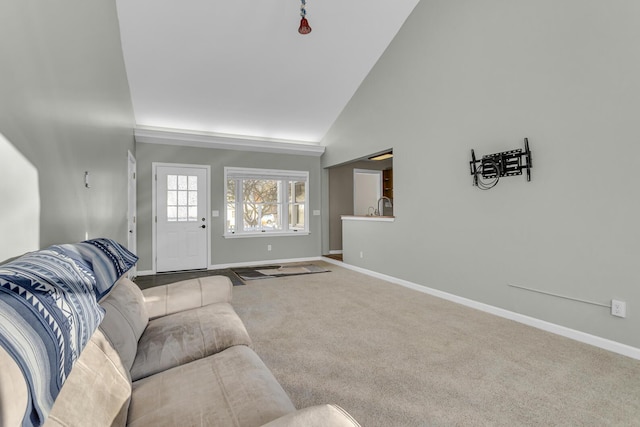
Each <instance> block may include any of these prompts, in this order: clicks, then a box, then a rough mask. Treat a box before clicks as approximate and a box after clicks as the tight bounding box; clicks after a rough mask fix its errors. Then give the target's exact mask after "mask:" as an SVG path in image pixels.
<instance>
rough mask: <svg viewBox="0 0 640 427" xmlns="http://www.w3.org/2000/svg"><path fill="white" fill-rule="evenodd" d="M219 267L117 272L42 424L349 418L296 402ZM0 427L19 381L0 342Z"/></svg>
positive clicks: (16, 410)
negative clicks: (145, 279)
mask: <svg viewBox="0 0 640 427" xmlns="http://www.w3.org/2000/svg"><path fill="white" fill-rule="evenodd" d="M232 289H233V287H232V284H231V282H230V281H229V279H228V278H226V277H224V276H210V277H206V278H201V279H192V280H187V281H184V282H179V283H174V284H171V285H165V286H158V287H155V288H150V289H147V290H144V291H140V289H139V288H138V286H137V285H136V284H134V283H133V282H131V281H130V280H128V279H127V278H121V279H120V280H119V281H118V283H117V284H116V285H115V286H114V287H113V289H112V290H111V292H110V293H109V294H108V295H107V296H106V297H105V298H103V299H102V300H101V301H100V305H101V306H102V307H103V308H104V309H105V311H106V313H105V316H104V319H103V320H102V322H101V324H100V326H99V328H98V329H97V330H96V331H95V332H94V333H93V335H92V336H91V339H90V341H89V343H88V344H87V345H86V347H85V348H84V350H83V351H82V353H81V354H80V356H79V358H78V359H77V362H76V363H75V364H74V366H73V370H72V371H71V374H70V375H69V376H68V378H67V379H66V381H65V382H64V384H63V386H62V389H61V390H60V393H59V394H58V396H57V398H56V400H55V402H54V404H53V407H52V409H51V411H50V413H49V415H48V417H47V418H46V421H45V425H49V426H83V427H84V426H88V425H91V426H124V425H130V426H136V427H137V426H154V427H155V426H181V427H182V426H240V427H244V426H247V427H248V426H263V425H264V426H268V427H284V426H311V427H313V426H357V425H358V423H357V422H356V421H355V420H354V419H353V418H352V417H351V416H350V415H349V414H347V413H346V412H345V411H344V410H343V409H341V408H340V407H338V406H335V405H321V406H314V407H311V408H305V409H301V410H296V409H295V407H294V406H293V404H292V402H291V400H290V398H289V397H288V396H287V394H286V393H285V391H284V390H283V389H282V387H281V386H280V384H279V383H278V382H277V381H276V379H275V378H274V376H273V375H272V374H271V372H270V371H269V369H268V368H267V367H266V366H265V364H264V363H263V362H262V360H261V359H260V358H259V357H258V355H257V354H256V353H255V352H254V351H253V350H252V349H251V339H250V337H249V335H248V333H247V330H246V329H245V327H244V325H243V323H242V321H241V319H240V318H239V317H238V315H237V314H236V313H235V311H234V310H233V307H232V306H231V305H230V302H231V297H232ZM0 366H2V369H1V370H0V426H14V425H20V424H21V422H22V417H23V415H24V413H25V408H26V405H27V388H26V385H25V382H24V379H23V378H22V375H21V372H20V369H19V368H18V367H17V366H16V365H15V363H13V360H12V359H11V357H10V356H9V355H8V354H7V353H6V352H5V351H3V349H2V347H0Z"/></svg>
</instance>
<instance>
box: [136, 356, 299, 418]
mask: <svg viewBox="0 0 640 427" xmlns="http://www.w3.org/2000/svg"><path fill="white" fill-rule="evenodd" d="M294 410H295V408H294V406H293V404H292V403H291V400H290V399H289V397H288V396H287V394H286V393H285V391H284V390H283V389H282V387H281V386H280V384H278V382H277V381H276V379H275V378H274V377H273V375H272V374H271V372H270V371H269V370H268V369H267V367H266V366H265V365H264V363H263V362H262V361H261V360H260V358H259V357H258V356H257V355H256V354H255V353H254V352H253V350H251V349H250V348H249V347H246V346H234V347H231V348H229V349H227V350H224V351H222V352H220V353H217V354H215V355H213V356H210V357H207V358H204V359H200V360H197V361H194V362H191V363H187V364H186V365H182V366H178V367H176V368H173V369H169V370H167V371H164V372H161V373H159V374H156V375H153V376H150V377H147V378H145V379H142V380H140V381H136V382H134V383H133V395H132V399H131V406H130V407H129V418H128V424H129V425H130V426H134V427H138V426H156V427H158V426H185V427H188V426H239V427H252V426H261V425H262V424H265V423H267V422H269V421H272V420H275V419H276V418H279V417H281V416H283V415H285V414H287V413H290V412H293V411H294Z"/></svg>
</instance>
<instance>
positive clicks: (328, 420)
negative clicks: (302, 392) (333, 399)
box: [262, 405, 360, 427]
mask: <svg viewBox="0 0 640 427" xmlns="http://www.w3.org/2000/svg"><path fill="white" fill-rule="evenodd" d="M299 426H304V427H325V426H331V427H360V424H359V423H358V422H357V421H356V420H355V419H353V417H352V416H351V415H349V413H348V412H347V411H345V410H344V409H342V408H341V407H339V406H338V405H318V406H311V407H309V408H304V409H299V410H297V411H296V412H292V413H290V414H287V415H285V416H283V417H280V418H278V419H277V420H274V421H271V422H270V423H267V424H265V425H264V426H262V427H299Z"/></svg>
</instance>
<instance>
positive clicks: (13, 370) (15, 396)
mask: <svg viewBox="0 0 640 427" xmlns="http://www.w3.org/2000/svg"><path fill="white" fill-rule="evenodd" d="M0 366H1V367H2V369H0V427H8V426H17V425H22V418H23V417H24V414H25V412H27V405H28V401H29V394H28V393H29V391H28V389H27V383H26V382H25V380H24V376H23V375H22V371H21V370H20V366H18V364H17V363H16V362H15V361H14V360H13V358H12V357H11V355H10V354H9V353H7V352H6V351H5V349H4V348H3V347H1V346H0Z"/></svg>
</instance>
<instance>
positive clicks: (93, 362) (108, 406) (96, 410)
mask: <svg viewBox="0 0 640 427" xmlns="http://www.w3.org/2000/svg"><path fill="white" fill-rule="evenodd" d="M130 398H131V380H130V379H129V375H128V372H127V370H126V369H125V367H124V366H123V365H122V362H121V361H120V356H119V355H118V353H117V352H116V351H115V350H114V349H113V347H111V345H110V344H109V342H108V341H107V339H106V338H105V337H104V335H103V334H102V332H100V330H97V331H96V332H95V333H94V334H93V336H92V337H91V340H90V341H89V343H88V344H87V346H86V347H85V349H84V351H83V352H82V354H80V357H79V358H78V360H77V362H76V364H75V365H74V366H73V370H72V371H71V374H70V375H69V377H68V378H67V381H65V383H64V387H62V390H60V394H59V395H58V397H57V399H56V401H55V403H54V404H53V408H52V409H51V412H50V413H49V416H48V417H47V419H46V422H45V424H44V425H45V426H65V427H84V426H87V425H92V426H124V425H125V424H126V419H127V411H128V409H129V401H130Z"/></svg>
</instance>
